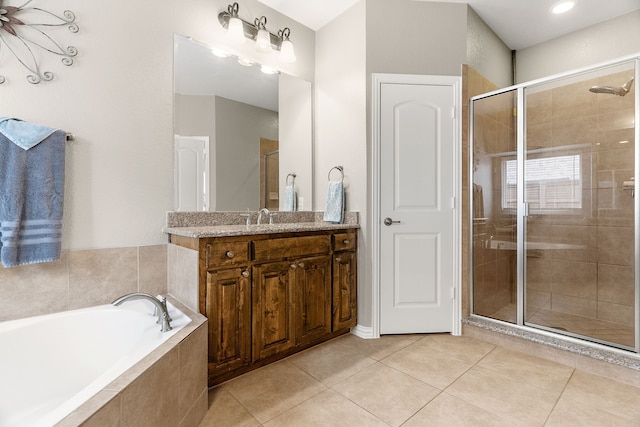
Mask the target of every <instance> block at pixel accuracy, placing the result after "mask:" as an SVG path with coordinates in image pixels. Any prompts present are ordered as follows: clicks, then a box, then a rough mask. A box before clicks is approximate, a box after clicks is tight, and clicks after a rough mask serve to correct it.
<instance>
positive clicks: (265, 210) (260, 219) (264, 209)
mask: <svg viewBox="0 0 640 427" xmlns="http://www.w3.org/2000/svg"><path fill="white" fill-rule="evenodd" d="M262 214H266V215H268V216H269V224H271V222H272V221H271V212H269V209H267V208H262V209H260V212H258V222H256V224H258V225H260V224H262Z"/></svg>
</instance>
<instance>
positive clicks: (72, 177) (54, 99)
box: [0, 0, 315, 249]
mask: <svg viewBox="0 0 640 427" xmlns="http://www.w3.org/2000/svg"><path fill="white" fill-rule="evenodd" d="M11 4H17V2H13V1H12V2H11ZM228 4H229V2H228V1H226V0H224V1H223V0H191V1H189V2H182V3H180V4H179V5H174V7H170V6H169V5H168V4H158V2H155V1H151V0H135V1H125V0H113V1H110V2H93V1H83V0H66V1H65V2H64V4H61V3H60V2H45V1H44V0H34V2H33V3H31V4H30V6H33V7H42V8H45V9H50V10H52V11H53V12H57V13H62V11H63V10H65V9H70V10H72V11H73V12H74V13H75V14H76V16H77V23H78V25H79V27H80V31H79V32H78V33H77V34H72V33H70V32H69V31H68V30H66V29H65V28H59V29H52V30H50V31H49V34H50V35H51V36H52V37H53V38H54V39H56V40H58V41H59V42H61V43H62V44H65V45H69V44H72V45H74V46H76V47H77V48H78V50H79V52H80V53H79V55H78V56H77V57H76V58H75V64H74V65H73V66H71V67H65V66H63V65H61V64H60V61H59V58H57V57H56V58H53V57H52V56H51V55H50V56H46V55H40V54H38V55H39V56H41V57H42V65H43V67H44V68H45V69H47V70H51V71H52V72H53V73H54V74H55V75H56V76H55V79H54V80H53V81H51V82H43V83H41V84H39V85H32V84H29V83H27V81H26V80H25V78H24V76H25V75H26V73H25V71H24V70H23V68H22V66H21V65H20V64H19V63H18V62H17V61H16V60H15V58H13V57H11V55H10V53H9V52H8V51H7V50H6V49H3V50H2V51H0V64H1V67H2V68H1V71H0V74H2V75H4V76H5V77H6V78H7V81H6V83H4V84H2V85H0V90H1V91H2V96H1V97H0V112H1V114H2V115H5V116H11V117H18V118H21V119H24V120H28V121H32V122H36V123H40V124H44V125H48V126H51V127H56V128H61V129H64V130H66V131H68V132H72V133H73V134H75V135H76V138H77V140H76V141H75V142H71V143H68V145H67V168H66V169H67V170H66V174H65V176H66V183H65V192H66V194H65V215H64V231H63V247H64V248H66V249H84V248H107V247H122V246H140V245H151V244H158V243H164V242H166V236H165V235H164V234H163V233H162V232H161V229H162V227H163V226H164V224H165V212H166V211H168V210H171V209H172V205H173V148H172V147H173V119H172V116H173V105H172V97H173V35H174V33H180V34H184V35H188V36H192V37H193V38H195V39H197V40H200V41H203V42H205V43H208V44H211V45H218V46H223V45H228V43H227V42H226V41H225V40H226V37H225V36H226V34H225V30H224V29H223V28H222V27H221V26H220V24H219V23H218V18H217V15H218V13H219V12H220V11H222V10H226V8H227V6H228ZM261 15H265V16H267V18H268V25H267V28H268V29H270V30H272V31H277V30H278V29H281V28H283V27H285V26H289V27H290V28H291V40H292V41H293V42H294V43H295V46H296V55H297V58H298V59H297V61H296V62H295V63H293V64H286V66H285V65H283V64H280V63H278V61H277V58H275V57H274V58H271V59H268V58H265V57H263V56H262V55H260V54H258V53H257V52H256V51H255V49H253V47H252V46H250V45H249V44H245V45H243V46H235V47H234V46H227V47H228V48H229V49H230V50H233V51H235V52H236V53H243V54H244V55H245V56H247V57H249V58H251V59H254V60H258V61H262V62H263V63H266V64H267V65H271V66H274V67H276V68H279V69H281V70H283V71H285V72H287V73H289V74H292V75H294V76H297V77H301V78H303V79H305V80H309V81H313V80H314V68H315V52H314V45H315V33H314V32H313V31H312V30H310V29H308V28H306V27H304V26H302V25H300V24H298V23H297V22H295V21H293V20H291V19H289V18H287V17H285V16H283V15H281V14H279V13H277V12H275V11H273V10H272V9H270V8H268V7H266V6H264V5H263V4H261V3H259V2H257V1H256V0H244V1H242V2H241V6H240V16H241V17H243V18H245V19H247V20H249V21H253V19H254V18H255V17H259V16H261Z"/></svg>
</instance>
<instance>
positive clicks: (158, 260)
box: [0, 245, 167, 321]
mask: <svg viewBox="0 0 640 427" xmlns="http://www.w3.org/2000/svg"><path fill="white" fill-rule="evenodd" d="M129 292H146V293H149V294H152V295H158V294H165V293H166V292H167V245H153V246H137V247H121V248H108V249H86V250H63V251H62V255H61V258H60V259H59V260H57V261H54V262H47V263H41V264H30V265H21V266H17V267H12V268H0V296H1V297H0V321H5V320H13V319H20V318H23V317H30V316H38V315H42V314H50V313H56V312H59V311H67V310H73V309H76V308H84V307H91V306H95V305H100V304H108V303H110V302H111V301H113V300H114V299H116V298H117V297H119V296H121V295H123V294H126V293H129Z"/></svg>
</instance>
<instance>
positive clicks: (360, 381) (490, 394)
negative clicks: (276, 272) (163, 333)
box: [200, 334, 640, 427]
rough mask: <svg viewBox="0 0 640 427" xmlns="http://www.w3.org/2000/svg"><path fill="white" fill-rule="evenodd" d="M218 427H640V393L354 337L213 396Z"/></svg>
mask: <svg viewBox="0 0 640 427" xmlns="http://www.w3.org/2000/svg"><path fill="white" fill-rule="evenodd" d="M210 426H216V427H225V426H233V427H236V426H265V427H274V426H304V427H311V426H323V427H324V426H332V427H333V426H358V427H361V426H408V427H409V426H412V427H413V426H446V427H456V426H473V427H476V426H491V427H497V426H510V427H514V426H580V427H588V426H599V427H600V426H607V427H611V426H640V388H636V387H633V386H631V385H627V384H624V383H621V382H616V381H613V380H610V379H607V378H604V377H600V376H597V375H592V374H589V373H587V372H584V371H581V370H577V369H573V368H571V367H568V366H566V365H562V364H559V363H554V362H550V361H547V360H544V359H540V358H537V357H533V356H529V355H527V354H524V353H519V352H516V351H513V350H508V349H506V348H504V347H500V346H495V345H493V344H489V343H487V342H484V341H480V340H477V339H474V338H470V337H454V336H451V335H449V334H433V335H397V336H384V337H382V338H380V339H378V340H363V339H360V338H358V337H356V336H354V335H345V336H342V337H340V338H337V339H334V340H332V341H330V342H327V343H324V344H322V345H320V346H317V347H314V348H312V349H309V350H306V351H304V352H301V353H299V354H296V355H294V356H291V357H289V358H287V359H284V360H282V361H279V362H277V363H274V364H272V365H268V366H265V367H263V368H260V369H258V370H255V371H253V372H250V373H248V374H246V375H243V376H241V377H238V378H236V379H234V380H231V381H228V382H226V383H224V384H221V385H220V386H217V387H215V388H212V389H211V390H210V391H209V411H208V412H207V414H206V416H205V418H204V419H203V421H202V423H201V424H200V427H210Z"/></svg>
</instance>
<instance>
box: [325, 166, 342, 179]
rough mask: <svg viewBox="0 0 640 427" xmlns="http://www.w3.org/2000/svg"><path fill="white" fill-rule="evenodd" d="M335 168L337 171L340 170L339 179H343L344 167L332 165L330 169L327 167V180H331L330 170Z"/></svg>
mask: <svg viewBox="0 0 640 427" xmlns="http://www.w3.org/2000/svg"><path fill="white" fill-rule="evenodd" d="M334 169H337V170H338V172H340V181H344V168H343V167H342V166H334V167H332V168H331V169H329V174H328V176H327V178H329V181H331V172H332V171H333V170H334Z"/></svg>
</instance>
